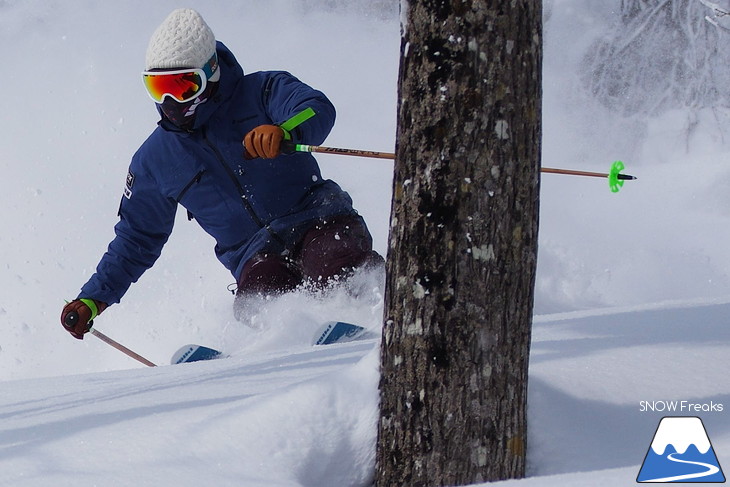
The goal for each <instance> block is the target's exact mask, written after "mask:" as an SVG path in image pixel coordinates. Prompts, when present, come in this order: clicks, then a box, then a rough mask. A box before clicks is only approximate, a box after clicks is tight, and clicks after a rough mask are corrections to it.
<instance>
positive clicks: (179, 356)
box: [170, 345, 224, 365]
mask: <svg viewBox="0 0 730 487" xmlns="http://www.w3.org/2000/svg"><path fill="white" fill-rule="evenodd" d="M223 357H224V355H223V352H219V351H218V350H215V349H213V348H208V347H204V346H202V345H185V346H184V347H181V348H180V350H178V351H177V352H175V353H174V354H173V356H172V358H171V359H170V363H171V364H172V365H175V364H185V363H188V362H199V361H201V360H214V359H217V358H223Z"/></svg>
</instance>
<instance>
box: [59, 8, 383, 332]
mask: <svg viewBox="0 0 730 487" xmlns="http://www.w3.org/2000/svg"><path fill="white" fill-rule="evenodd" d="M143 80H144V84H145V87H146V88H147V91H148V93H149V95H150V97H151V98H152V99H153V100H154V101H155V103H156V104H157V109H158V111H159V113H160V115H161V120H160V121H159V123H158V127H157V128H156V129H155V130H154V131H153V132H152V134H151V135H150V136H149V138H148V139H147V140H146V141H145V142H144V143H143V144H142V146H141V147H140V148H139V149H138V150H137V152H136V153H135V155H134V156H133V157H132V161H131V164H130V167H129V173H128V175H127V179H126V185H125V188H124V194H123V197H122V202H121V206H120V208H119V222H118V223H117V224H116V226H115V227H114V230H115V234H116V237H115V238H114V239H113V240H112V242H111V243H110V244H109V247H108V250H107V252H106V253H105V254H104V256H103V257H102V258H101V261H100V262H99V264H98V266H97V268H96V273H95V274H94V275H93V276H92V277H91V278H90V279H89V281H88V282H87V283H86V284H85V285H84V286H83V287H82V288H81V292H80V294H79V296H78V298H77V299H75V300H74V301H72V302H70V303H68V304H67V305H66V306H65V307H64V308H63V311H62V312H61V323H62V324H63V325H64V328H65V329H66V330H67V331H68V332H69V333H71V335H73V336H74V337H75V338H78V339H83V335H84V333H86V332H87V331H88V329H89V326H90V325H89V322H90V321H91V320H93V319H94V318H95V317H96V316H97V315H98V314H99V313H101V312H102V311H104V309H106V308H107V307H108V306H109V305H111V304H114V303H118V302H119V301H120V300H121V298H122V296H123V295H124V293H125V292H126V291H127V289H128V288H129V286H130V285H131V283H133V282H136V281H137V280H138V279H139V278H140V276H141V275H142V274H143V273H144V272H145V271H146V270H147V269H149V268H150V267H151V266H152V265H153V264H154V262H155V260H156V259H157V258H158V257H159V255H160V253H161V251H162V247H163V245H164V244H165V242H166V241H167V239H168V237H169V235H170V233H171V232H172V228H173V222H174V219H175V213H176V209H177V205H178V204H180V205H182V206H183V207H184V208H186V209H187V212H188V218H189V219H195V220H197V222H198V224H199V225H200V226H201V227H202V228H203V229H204V230H205V231H206V232H207V233H209V234H210V235H211V236H212V237H213V238H215V240H216V244H217V245H216V247H215V252H216V255H217V257H218V259H219V260H220V262H221V263H222V264H223V265H224V266H225V267H226V268H227V269H228V270H229V271H230V272H231V273H232V274H233V276H234V277H235V278H236V281H237V290H236V299H235V301H234V310H235V311H236V317H237V318H238V319H241V318H242V317H243V316H244V315H245V313H246V312H247V311H248V310H249V309H250V304H251V302H252V301H255V297H257V296H271V295H276V294H279V293H284V292H287V291H290V290H292V289H294V288H296V287H297V286H298V285H300V284H302V283H305V282H309V283H313V284H315V285H326V284H328V283H331V282H332V281H334V280H335V279H337V278H347V277H348V276H349V275H351V274H352V273H353V272H354V270H355V269H358V268H362V267H368V266H382V263H383V258H382V257H381V256H380V255H378V254H377V253H376V252H375V251H373V249H372V238H371V236H370V233H369V231H368V229H367V226H366V225H365V222H364V220H363V219H362V217H360V216H359V215H358V214H357V212H356V211H355V210H354V209H353V207H352V200H351V199H350V196H349V195H348V194H347V193H346V192H345V191H343V190H342V189H341V188H340V186H338V185H337V184H336V183H335V182H333V181H331V180H324V179H322V175H321V173H320V170H319V167H318V165H317V162H316V160H315V159H314V157H312V155H311V154H308V153H283V151H282V148H283V144H282V143H283V142H284V141H291V142H294V143H306V144H311V145H316V144H321V143H322V142H323V141H324V139H325V138H326V137H327V135H328V134H329V132H330V130H331V128H332V126H333V125H334V120H335V109H334V107H333V106H332V104H331V103H330V101H329V100H328V99H327V97H326V96H325V95H324V94H323V93H321V92H320V91H317V90H315V89H313V88H311V87H309V86H307V85H306V84H304V83H302V82H301V81H299V80H298V79H297V78H295V77H294V76H292V75H291V74H289V73H287V72H283V71H269V72H256V73H252V74H247V75H244V73H243V69H242V68H241V66H240V65H239V63H238V61H236V58H235V57H234V55H233V54H232V53H231V51H229V50H228V48H227V47H226V46H225V45H224V44H223V43H221V42H219V41H216V39H215V37H214V35H213V32H212V31H211V29H210V27H209V26H208V25H207V24H206V22H205V21H204V20H203V18H202V17H201V16H200V14H199V13H198V12H196V11H194V10H191V9H178V10H174V11H173V12H172V13H171V14H170V15H169V16H168V17H167V18H166V19H165V20H164V21H163V23H162V24H161V25H160V26H159V27H158V28H157V30H156V31H155V32H154V34H153V35H152V38H151V40H150V43H149V46H148V48H147V53H146V70H145V71H144V73H143ZM247 305H248V306H247ZM70 312H75V313H77V316H75V317H74V318H76V320H67V316H68V314H69V313H70Z"/></svg>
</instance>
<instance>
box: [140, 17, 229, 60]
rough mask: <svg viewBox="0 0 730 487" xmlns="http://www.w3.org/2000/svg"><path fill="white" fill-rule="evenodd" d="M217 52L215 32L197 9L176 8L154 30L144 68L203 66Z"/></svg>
mask: <svg viewBox="0 0 730 487" xmlns="http://www.w3.org/2000/svg"><path fill="white" fill-rule="evenodd" d="M214 53H215V35H213V31H212V30H211V29H210V27H208V24H206V23H205V20H203V17H201V16H200V14H199V13H198V12H196V11H195V10H192V9H189V8H181V9H177V10H174V11H173V12H172V13H171V14H170V15H168V16H167V18H166V19H165V20H164V21H163V22H162V24H160V26H159V27H158V28H157V30H155V32H154V34H152V38H151V39H150V43H149V45H148V46H147V55H146V59H145V69H147V70H150V69H156V68H161V69H172V68H202V67H203V66H204V65H205V64H206V63H207V62H208V60H210V58H211V56H213V54H214Z"/></svg>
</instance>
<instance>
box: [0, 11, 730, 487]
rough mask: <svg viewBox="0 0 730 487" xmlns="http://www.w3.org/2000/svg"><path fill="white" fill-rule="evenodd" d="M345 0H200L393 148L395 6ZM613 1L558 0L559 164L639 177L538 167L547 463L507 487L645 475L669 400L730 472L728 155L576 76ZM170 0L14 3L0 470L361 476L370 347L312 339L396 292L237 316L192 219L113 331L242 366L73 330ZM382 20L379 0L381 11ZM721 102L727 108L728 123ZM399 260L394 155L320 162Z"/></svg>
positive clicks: (536, 362)
mask: <svg viewBox="0 0 730 487" xmlns="http://www.w3.org/2000/svg"><path fill="white" fill-rule="evenodd" d="M380 3H386V2H368V1H366V0H360V1H358V0H350V1H347V2H345V1H343V2H330V1H327V0H307V1H304V0H302V1H295V0H267V1H266V2H263V1H261V2H240V3H234V2H219V1H211V0H209V1H206V2H202V1H189V2H187V5H189V6H192V7H194V8H197V9H199V10H200V11H201V13H202V14H203V16H204V17H205V18H206V20H207V21H208V22H209V24H210V25H211V26H212V28H213V30H214V31H215V32H216V34H217V36H218V38H219V39H221V40H223V41H224V42H225V43H226V44H227V45H228V46H229V47H230V48H231V49H232V50H233V52H234V53H235V54H236V55H237V57H238V58H239V60H240V61H241V63H242V64H243V66H244V69H245V70H247V71H254V70H258V69H282V68H283V69H287V70H289V71H291V72H292V73H294V74H296V75H297V76H299V77H300V78H301V79H303V80H304V81H306V82H308V83H310V84H312V85H314V86H316V87H318V88H320V89H322V90H323V91H324V92H325V93H327V94H328V96H330V98H331V99H332V100H333V102H334V103H335V105H336V106H337V109H338V122H337V125H336V127H335V129H334V130H333V132H332V134H331V135H330V137H329V138H328V140H327V143H328V145H334V146H342V147H353V148H362V149H371V150H384V151H392V150H393V147H394V134H395V122H396V113H395V107H396V81H397V68H398V50H399V42H400V38H399V25H398V21H399V16H398V12H397V8H391V9H390V10H388V9H386V10H385V11H383V10H382V9H381V8H380V7H378V6H377V5H379V4H380ZM617 4H618V1H617V0H612V1H605V0H553V1H552V2H546V4H545V5H546V14H547V16H548V23H547V25H546V36H545V49H546V50H545V80H544V81H545V84H544V89H545V100H544V123H545V126H544V135H545V139H544V156H543V164H544V165H545V166H551V167H566V168H575V169H587V170H596V171H605V170H607V169H608V167H609V166H610V163H611V162H612V161H613V160H615V159H623V160H624V162H625V163H626V165H627V172H628V173H631V174H634V175H636V176H638V177H639V180H638V181H635V182H628V183H626V185H625V186H624V189H623V190H622V191H621V193H619V194H618V195H615V194H612V193H610V192H609V191H608V188H607V185H606V184H605V182H603V181H600V180H593V179H588V178H577V177H569V176H555V175H545V176H544V177H543V179H542V189H541V226H540V256H539V261H538V284H537V299H536V313H537V316H536V318H535V326H534V337H533V348H532V355H531V368H530V381H531V382H530V395H529V421H530V431H529V443H528V445H529V446H528V448H529V451H528V464H529V475H530V477H529V478H528V479H526V480H522V481H508V482H505V483H504V484H505V485H512V484H517V485H536V486H537V485H540V486H548V487H550V486H553V485H555V486H558V485H560V486H565V485H568V486H571V485H576V486H577V485H581V486H582V485H606V486H614V485H630V484H632V483H634V480H635V478H636V475H637V474H638V471H639V467H640V465H641V462H642V460H643V458H644V455H645V454H646V452H647V449H648V447H649V444H650V442H651V439H652V435H653V433H654V430H655V429H656V426H657V424H658V422H659V420H660V418H661V417H662V416H665V415H668V414H669V413H667V412H657V411H655V412H646V411H642V410H641V409H642V404H645V403H642V401H650V402H651V401H687V404H689V403H692V404H701V405H703V406H707V405H710V404H715V405H717V404H722V405H723V406H724V410H723V411H714V412H711V411H707V412H705V411H700V412H694V411H688V410H684V411H679V413H681V414H683V415H698V416H700V417H701V418H702V420H703V422H704V424H705V426H706V428H707V430H708V433H709V435H710V438H711V440H712V442H713V446H714V449H715V451H716V453H717V455H718V458H719V461H720V464H721V465H724V466H727V465H730V422H729V421H728V416H727V415H728V411H727V410H728V408H730V383H729V381H728V379H727V373H726V371H727V370H728V368H730V358H729V354H728V351H729V345H730V330H729V329H728V326H727V324H726V322H727V316H728V314H729V313H730V277H729V276H730V257H728V253H727V250H726V244H725V243H726V242H727V241H728V240H729V238H728V237H730V235H728V232H729V231H730V224H729V223H730V222H729V221H728V219H729V218H730V212H729V211H728V209H727V208H728V207H729V206H728V203H730V196H728V195H729V194H730V192H728V183H730V166H728V164H727V161H726V160H725V159H726V157H727V152H728V146H727V144H726V143H725V142H724V137H726V134H725V133H724V131H723V126H722V125H718V124H716V123H714V122H713V120H712V116H719V117H722V113H721V112H719V113H716V114H709V113H701V114H699V117H698V122H699V125H698V127H699V129H698V130H696V131H695V132H694V135H692V136H691V137H685V136H684V135H683V134H684V132H683V128H684V126H685V125H686V124H687V120H688V116H687V114H685V113H683V112H680V111H677V112H673V113H668V114H665V115H663V116H661V117H657V118H655V119H652V120H648V121H647V120H624V119H619V118H617V117H615V116H613V115H611V114H610V113H607V112H606V111H605V110H603V109H602V108H600V107H598V106H596V105H595V104H594V103H593V102H592V101H591V100H590V99H589V98H587V97H586V95H585V94H583V93H582V92H581V91H580V89H579V88H578V81H579V80H578V77H577V69H576V65H577V63H578V62H579V60H580V58H581V56H582V55H583V53H584V52H585V50H586V48H587V47H588V45H589V43H590V42H591V41H592V40H593V39H595V37H596V36H597V35H599V34H600V33H601V32H603V31H605V29H607V28H608V27H609V26H610V22H611V21H612V20H613V16H614V15H615V14H614V11H615V9H616V8H617ZM178 6H180V5H179V4H178V3H177V2H173V1H170V0H162V1H158V2H141V1H138V0H132V1H128V2H124V3H119V2H114V3H111V2H100V1H92V0H78V1H76V2H71V3H69V2H54V1H49V0H24V1H20V0H10V1H5V2H0V41H1V42H0V56H1V58H0V59H2V65H3V66H5V69H4V72H5V78H4V80H3V83H2V84H1V85H0V86H2V87H3V89H4V92H5V93H6V96H5V97H4V99H3V105H4V108H5V116H4V117H1V118H0V130H1V131H2V133H3V134H4V135H3V137H2V138H0V147H1V149H2V154H3V157H2V159H0V167H2V170H3V175H4V180H5V181H6V184H5V187H4V190H3V191H2V192H1V193H0V202H1V203H2V207H3V208H5V211H4V218H3V229H2V231H0V247H1V248H2V250H3V253H2V255H3V256H2V261H0V262H1V263H2V265H3V266H4V268H5V270H4V272H3V273H2V274H0V286H2V290H3V296H4V298H3V299H2V301H0V318H2V323H3V324H4V326H3V328H2V333H1V334H0V381H1V382H0V391H1V392H0V418H1V419H2V421H1V422H0V479H2V480H0V484H7V485H15V486H17V485H22V486H46V485H58V486H63V485H75V486H79V485H81V486H86V485H167V484H170V485H172V484H175V485H201V484H205V485H287V486H289V485H303V486H320V485H327V486H329V485H332V486H344V485H353V486H356V485H367V482H368V480H369V478H370V476H371V475H372V467H373V442H374V440H375V438H374V436H375V422H376V418H377V380H378V376H377V367H378V355H377V340H370V341H363V342H359V343H353V344H346V345H339V346H334V347H330V348H313V347H311V346H310V345H309V340H310V339H311V334H312V333H313V331H314V329H315V328H316V326H317V325H318V324H319V323H320V322H321V321H324V320H328V319H332V318H336V319H342V320H350V321H355V322H358V323H361V324H363V325H365V326H368V327H370V328H373V329H377V328H378V326H379V323H380V320H381V314H382V300H381V299H379V296H380V294H381V293H382V286H381V285H380V281H379V280H378V279H377V278H376V277H375V276H365V278H364V280H363V285H364V286H367V287H368V288H370V289H371V290H372V293H371V294H372V296H373V297H372V299H370V300H365V301H362V302H354V301H352V300H351V299H350V298H349V297H348V296H347V295H345V294H344V293H335V294H334V295H333V296H329V297H328V298H327V299H321V298H319V297H311V296H306V295H301V294H298V295H291V296H286V297H285V298H283V299H281V300H279V301H277V302H274V303H272V304H271V306H270V307H269V309H267V311H266V312H264V313H262V314H261V315H260V316H258V317H257V323H259V324H260V328H258V329H251V328H246V327H241V325H240V324H238V323H237V322H236V321H235V320H234V319H233V317H232V312H231V300H232V297H231V295H230V294H229V293H227V291H226V286H227V285H228V284H229V283H230V282H231V281H232V278H231V276H230V275H228V273H227V271H225V270H224V269H223V268H222V267H221V266H220V264H219V263H218V262H217V261H216V260H215V258H214V255H213V251H212V247H213V242H212V241H211V239H210V238H209V237H207V236H206V235H205V234H204V233H203V232H202V231H201V230H200V229H199V228H198V227H197V225H196V224H195V223H188V222H187V221H186V220H185V218H184V215H183V214H182V212H181V215H180V220H179V222H178V223H177V225H176V229H175V232H174V234H173V236H172V238H171V239H170V242H169V243H168V245H167V246H166V248H165V251H164V252H163V256H162V257H161V258H160V260H159V262H158V263H157V265H156V266H155V267H154V268H153V269H152V270H150V271H149V272H148V273H147V274H145V276H143V278H142V279H141V280H140V282H139V283H137V284H136V285H134V286H133V287H132V289H131V290H130V292H129V293H128V294H127V296H126V297H125V299H124V301H123V302H122V304H121V305H119V306H114V307H112V308H110V309H109V310H108V311H106V312H105V313H104V315H103V316H102V317H100V319H99V320H98V323H97V326H98V327H99V329H100V330H101V331H103V332H105V333H106V334H108V335H110V336H111V337H113V338H115V339H117V340H118V341H120V342H122V343H123V344H125V345H127V346H129V347H130V348H133V349H134V350H135V351H137V352H139V353H140V354H142V355H144V356H146V357H147V358H149V359H151V360H153V361H155V362H157V363H160V364H164V363H166V361H167V360H168V359H169V357H170V355H171V354H172V353H173V352H174V351H175V350H176V349H177V348H178V347H179V346H181V345H184V344H185V343H189V342H194V343H204V344H207V345H211V346H215V347H218V348H221V349H223V350H225V351H226V352H228V353H230V354H231V355H232V357H231V358H229V359H226V360H220V361H216V362H211V363H204V364H191V365H185V366H176V367H158V368H155V369H149V368H146V367H143V366H140V365H139V364H137V363H135V362H134V361H132V360H130V359H129V358H127V357H126V356H124V355H122V354H120V353H119V352H117V351H115V350H113V349H111V348H110V347H109V346H107V345H105V344H103V343H101V342H100V341H99V340H96V339H94V338H93V337H88V338H87V339H86V340H84V341H83V342H78V341H76V340H73V339H72V338H70V337H68V335H67V334H66V333H65V332H63V331H62V330H61V328H60V325H59V324H58V314H59V312H60V309H61V307H62V305H63V300H64V299H70V298H73V297H74V296H75V295H76V293H77V290H78V288H79V287H80V286H81V284H83V282H84V281H85V280H86V279H87V278H88V276H89V275H90V274H91V273H92V272H93V268H94V267H95V265H96V263H97V261H98V259H99V257H100V256H101V254H102V253H103V251H104V249H105V248H106V245H107V243H108V241H109V240H110V239H111V237H112V226H113V224H114V223H115V221H116V208H117V205H118V203H119V198H120V197H121V189H122V185H123V180H124V176H125V175H126V168H127V164H128V161H129V158H130V157H131V155H132V153H133V152H134V151H135V150H136V148H137V147H138V146H139V144H140V143H141V142H142V141H143V140H144V138H145V137H146V136H147V135H148V133H149V132H150V131H151V129H152V128H153V127H154V124H155V122H156V113H155V110H154V107H153V106H152V105H151V103H150V102H149V99H148V98H147V96H146V95H145V94H144V91H143V88H142V86H141V83H140V80H139V72H140V70H141V69H142V63H143V56H144V50H145V47H146V43H147V40H148V38H149V35H150V34H151V33H152V31H153V30H154V28H155V27H156V26H157V25H158V24H159V22H160V21H161V20H162V19H163V18H164V17H165V15H166V14H167V13H168V12H169V11H170V10H172V9H173V8H176V7H178ZM383 12H385V13H383ZM711 115H712V116H711ZM318 159H319V161H320V163H321V165H322V168H323V172H324V174H325V175H326V176H328V177H331V178H333V179H335V180H337V181H338V182H340V183H341V184H342V185H343V186H344V187H345V188H346V189H347V190H348V191H350V193H351V194H352V196H353V198H354V200H355V203H356V206H357V207H358V208H359V209H360V211H361V212H362V213H363V214H364V216H365V218H366V219H367V220H368V222H369V224H370V226H371V229H372V231H373V234H374V237H375V244H376V248H377V249H378V250H379V251H381V252H385V248H386V239H387V231H388V213H389V205H390V181H391V179H390V178H391V171H392V164H391V163H390V162H387V161H369V160H364V159H363V160H359V159H349V158H336V157H332V156H324V155H323V156H319V157H318ZM725 473H726V475H727V473H728V472H727V471H726V472H725Z"/></svg>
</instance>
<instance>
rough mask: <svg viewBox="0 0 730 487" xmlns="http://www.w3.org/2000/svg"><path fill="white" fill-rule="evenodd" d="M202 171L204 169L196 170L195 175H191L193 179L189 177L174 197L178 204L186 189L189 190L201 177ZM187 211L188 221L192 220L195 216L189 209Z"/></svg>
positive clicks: (203, 171)
mask: <svg viewBox="0 0 730 487" xmlns="http://www.w3.org/2000/svg"><path fill="white" fill-rule="evenodd" d="M204 173H205V169H201V170H200V171H198V173H197V174H196V175H195V177H193V179H191V180H190V181H189V182H188V183H187V184H186V185H185V186H183V188H182V190H181V191H180V193H179V194H178V195H177V197H176V198H175V201H177V203H178V204H181V203H182V199H183V198H184V197H185V194H186V193H187V192H188V191H190V188H192V187H193V186H195V185H196V184H199V183H200V180H201V179H203V174H204ZM183 206H184V205H183ZM187 212H188V221H190V220H193V219H194V218H195V217H194V215H193V214H192V212H191V211H190V210H189V209H188V210H187Z"/></svg>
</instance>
